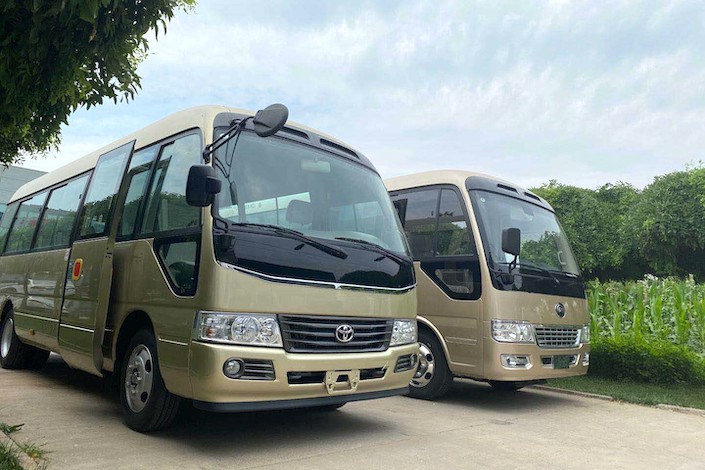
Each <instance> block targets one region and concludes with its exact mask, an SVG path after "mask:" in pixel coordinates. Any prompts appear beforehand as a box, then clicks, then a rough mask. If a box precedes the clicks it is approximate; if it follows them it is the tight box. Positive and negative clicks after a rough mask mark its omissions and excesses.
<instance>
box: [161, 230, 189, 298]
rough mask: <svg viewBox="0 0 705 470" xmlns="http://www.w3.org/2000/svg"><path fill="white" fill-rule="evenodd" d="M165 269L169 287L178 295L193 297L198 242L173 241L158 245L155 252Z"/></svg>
mask: <svg viewBox="0 0 705 470" xmlns="http://www.w3.org/2000/svg"><path fill="white" fill-rule="evenodd" d="M157 254H158V255H159V258H160V260H161V261H162V263H163V264H164V267H165V268H166V272H167V274H168V275H169V279H170V281H171V285H172V287H173V288H174V290H175V291H176V293H177V294H179V295H193V294H195V292H196V261H197V258H198V241H196V240H186V241H174V242H168V243H161V244H159V248H158V250H157Z"/></svg>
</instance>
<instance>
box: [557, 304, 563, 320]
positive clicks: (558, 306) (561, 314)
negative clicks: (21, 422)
mask: <svg viewBox="0 0 705 470" xmlns="http://www.w3.org/2000/svg"><path fill="white" fill-rule="evenodd" d="M556 315H558V316H559V317H561V318H563V317H565V305H563V304H562V303H557V304H556Z"/></svg>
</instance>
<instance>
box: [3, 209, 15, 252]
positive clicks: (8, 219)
mask: <svg viewBox="0 0 705 470" xmlns="http://www.w3.org/2000/svg"><path fill="white" fill-rule="evenodd" d="M18 206H19V204H17V203H16V202H13V203H12V204H10V205H9V207H8V208H7V210H5V212H4V213H3V215H2V221H0V252H2V249H3V248H4V247H5V240H6V239H7V232H9V231H10V226H11V225H12V221H13V220H14V218H15V212H17V207H18Z"/></svg>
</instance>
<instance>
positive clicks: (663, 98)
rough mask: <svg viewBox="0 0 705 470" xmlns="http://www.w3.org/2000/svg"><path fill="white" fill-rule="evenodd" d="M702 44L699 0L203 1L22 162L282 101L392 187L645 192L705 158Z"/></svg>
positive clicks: (45, 162) (57, 159) (69, 156)
mask: <svg viewBox="0 0 705 470" xmlns="http://www.w3.org/2000/svg"><path fill="white" fill-rule="evenodd" d="M151 37H153V36H151ZM703 45H705V4H703V3H702V2H699V1H683V2H666V1H653V2H620V1H610V2H601V1H585V2H580V1H547V2H538V1H536V2H515V1H511V2H501V1H481V2H469V1H467V2H464V1H457V2H453V1H442V0H440V1H439V0H437V1H391V0H384V1H379V2H372V1H355V2H353V1H335V2H333V1H318V0H316V1H306V0H301V1H297V2H290V1H285V0H281V1H259V2H253V1H232V0H200V2H199V4H198V5H197V7H196V9H195V11H193V12H191V13H188V14H187V13H183V12H179V13H177V15H176V17H175V18H174V20H173V21H172V22H171V23H170V24H169V26H168V32H167V34H166V35H165V36H164V35H161V34H160V36H159V39H158V41H154V40H153V39H152V43H151V48H150V51H149V56H148V58H147V59H146V60H145V61H144V62H143V63H142V64H141V65H140V67H139V69H138V70H139V73H140V75H141V76H142V89H141V91H140V92H139V93H138V95H137V96H136V97H135V99H134V101H130V102H129V103H119V104H117V105H115V104H113V103H112V102H110V103H106V104H104V105H102V106H99V107H96V108H91V109H90V110H85V109H81V110H78V111H77V112H76V113H75V114H74V115H73V116H72V117H71V118H70V119H69V125H68V126H67V127H65V128H64V129H63V142H62V144H61V146H60V148H59V150H58V151H57V152H54V153H53V154H52V155H51V156H49V157H48V158H45V159H37V160H28V161H26V162H25V164H24V166H27V167H30V168H35V169H41V170H51V169H54V168H58V167H60V166H61V165H63V164H65V163H68V162H69V161H71V160H74V159H76V158H79V157H81V156H83V155H84V154H86V153H88V152H90V151H92V150H95V149H96V148H98V147H100V146H102V145H105V144H107V143H110V142H111V141H113V140H115V139H117V138H119V137H120V136H122V135H125V134H127V133H129V132H132V131H134V130H136V129H138V128H140V127H143V126H145V125H147V124H149V123H151V122H153V121H155V120H157V119H159V118H161V117H164V116H166V115H167V114H170V113H172V112H174V111H177V110H180V109H183V108H186V107H189V106H193V105H198V104H225V105H231V106H236V107H244V108H250V109H259V108H262V107H264V106H266V105H268V104H270V103H273V102H281V103H284V104H286V105H287V106H288V107H289V110H290V117H291V118H292V119H293V120H296V121H298V122H301V123H304V124H307V125H310V126H312V127H315V128H318V129H320V130H322V131H325V132H327V133H330V134H332V135H334V136H336V137H338V138H340V139H342V140H344V141H346V142H348V143H349V144H350V145H352V146H354V147H356V148H357V149H359V150H361V151H362V152H363V153H365V154H366V155H367V156H368V157H369V158H370V159H371V160H372V161H373V162H374V163H375V165H376V166H377V168H378V170H379V171H380V173H381V174H382V176H383V177H391V176H396V175H400V174H407V173H413V172H417V171H423V170H430V169H436V168H460V169H467V170H473V171H480V172H484V173H488V174H491V175H495V176H499V177H502V178H505V179H508V180H511V181H514V182H517V183H519V184H522V185H524V186H536V185H539V184H541V183H542V182H546V181H548V180H550V179H557V180H558V181H560V182H563V183H567V184H573V185H577V186H583V187H596V186H599V185H601V184H603V183H607V182H616V181H626V182H629V183H632V184H634V185H636V186H637V187H643V186H644V185H646V184H648V183H649V182H651V181H652V179H653V177H654V176H656V175H659V174H663V173H667V172H670V171H675V170H680V169H683V168H685V166H686V165H688V164H691V163H697V162H698V161H700V160H701V159H705V158H704V151H703V149H705V54H703V53H702V51H703Z"/></svg>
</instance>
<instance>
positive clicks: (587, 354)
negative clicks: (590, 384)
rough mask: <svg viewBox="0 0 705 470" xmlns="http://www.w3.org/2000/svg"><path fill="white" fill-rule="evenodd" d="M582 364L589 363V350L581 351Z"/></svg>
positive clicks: (587, 364) (586, 364)
mask: <svg viewBox="0 0 705 470" xmlns="http://www.w3.org/2000/svg"><path fill="white" fill-rule="evenodd" d="M583 365H584V366H589V365H590V353H589V352H586V353H583Z"/></svg>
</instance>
